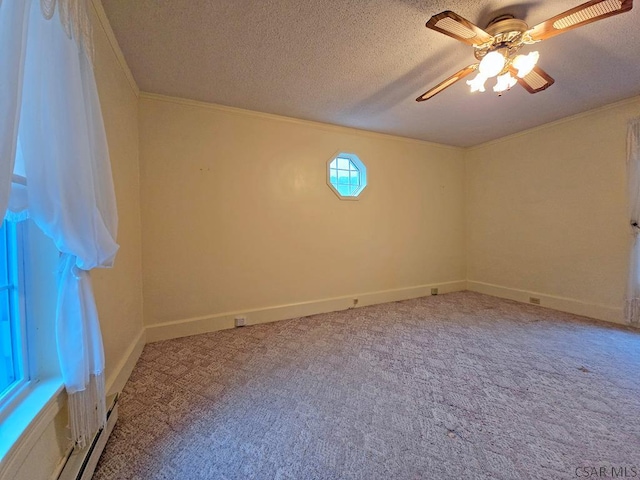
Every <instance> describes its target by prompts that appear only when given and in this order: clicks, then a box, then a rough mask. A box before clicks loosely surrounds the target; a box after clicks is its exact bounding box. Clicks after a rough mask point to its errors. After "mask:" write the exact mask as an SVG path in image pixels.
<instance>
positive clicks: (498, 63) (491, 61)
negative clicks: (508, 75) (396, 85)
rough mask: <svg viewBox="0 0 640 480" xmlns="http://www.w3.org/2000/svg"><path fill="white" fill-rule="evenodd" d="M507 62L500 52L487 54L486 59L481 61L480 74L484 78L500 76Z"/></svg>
mask: <svg viewBox="0 0 640 480" xmlns="http://www.w3.org/2000/svg"><path fill="white" fill-rule="evenodd" d="M505 62H506V60H505V58H504V55H502V54H501V53H500V52H498V51H496V50H494V51H493V52H489V53H487V54H486V55H485V56H484V58H483V59H482V60H481V61H480V67H479V68H478V69H479V70H480V73H481V74H482V76H483V77H486V78H491V77H495V76H496V75H498V74H499V73H500V72H501V71H502V69H503V68H504V64H505Z"/></svg>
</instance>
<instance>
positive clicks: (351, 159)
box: [327, 153, 367, 200]
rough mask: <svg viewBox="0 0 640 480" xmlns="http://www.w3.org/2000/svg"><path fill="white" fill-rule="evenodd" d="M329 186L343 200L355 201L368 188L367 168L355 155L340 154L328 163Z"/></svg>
mask: <svg viewBox="0 0 640 480" xmlns="http://www.w3.org/2000/svg"><path fill="white" fill-rule="evenodd" d="M327 184H328V185H329V186H330V187H331V189H332V190H333V191H334V192H335V193H336V195H338V197H340V198H343V199H351V200H354V199H356V198H357V197H358V195H360V193H362V190H364V187H366V186H367V168H366V167H365V166H364V163H362V162H361V161H360V159H359V158H358V156H357V155H354V154H353V153H339V154H337V155H335V156H334V157H332V158H331V160H329V161H328V162H327Z"/></svg>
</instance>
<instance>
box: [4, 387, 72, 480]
mask: <svg viewBox="0 0 640 480" xmlns="http://www.w3.org/2000/svg"><path fill="white" fill-rule="evenodd" d="M65 398H66V394H65V393H64V385H63V383H62V379H61V378H60V377H52V378H48V379H43V380H35V381H33V382H30V384H29V385H28V388H27V389H26V392H25V394H24V397H23V398H22V399H21V401H20V403H19V404H18V405H16V406H15V407H14V408H13V409H12V410H11V412H9V414H8V415H7V416H6V418H4V419H3V421H2V424H1V425H0V478H15V477H16V475H17V473H18V470H19V469H20V467H21V466H22V464H23V463H24V461H25V459H26V458H27V456H28V455H29V453H30V452H31V449H32V448H33V446H34V445H35V444H36V442H37V441H38V439H39V438H40V437H41V436H42V434H43V433H44V431H45V430H46V428H47V427H48V426H49V425H50V424H51V422H52V421H53V419H54V418H55V417H56V415H58V413H59V412H60V411H61V410H62V408H63V406H64V404H65Z"/></svg>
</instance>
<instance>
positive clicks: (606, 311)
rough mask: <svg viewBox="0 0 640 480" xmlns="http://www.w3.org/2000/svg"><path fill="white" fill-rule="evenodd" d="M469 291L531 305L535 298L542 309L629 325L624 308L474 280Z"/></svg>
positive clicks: (468, 284)
mask: <svg viewBox="0 0 640 480" xmlns="http://www.w3.org/2000/svg"><path fill="white" fill-rule="evenodd" d="M467 289H468V290H471V291H472V292H478V293H484V294H486V295H492V296H494V297H500V298H507V299H509V300H515V301H516V302H523V303H530V302H529V298H530V297H535V298H539V299H540V306H541V307H547V308H552V309H554V310H560V311H561V312H568V313H573V314H575V315H581V316H583V317H589V318H595V319H596V320H604V321H605V322H611V323H617V324H620V325H628V323H626V322H625V321H624V316H623V311H622V308H616V307H611V306H608V305H598V304H595V303H586V302H582V301H580V300H576V299H573V298H565V297H558V296H555V295H546V294H544V293H539V292H531V291H528V290H518V289H516V288H508V287H503V286H501V285H493V284H490V283H484V282H477V281H474V280H467Z"/></svg>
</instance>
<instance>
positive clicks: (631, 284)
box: [625, 118, 640, 325]
mask: <svg viewBox="0 0 640 480" xmlns="http://www.w3.org/2000/svg"><path fill="white" fill-rule="evenodd" d="M627 175H628V190H629V192H628V193H629V218H630V224H631V231H632V235H633V243H632V246H631V258H630V261H629V281H628V286H627V295H626V298H625V318H626V320H627V322H629V323H632V324H636V325H637V324H639V323H640V118H637V119H635V120H632V121H631V122H630V123H629V127H628V132H627Z"/></svg>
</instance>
